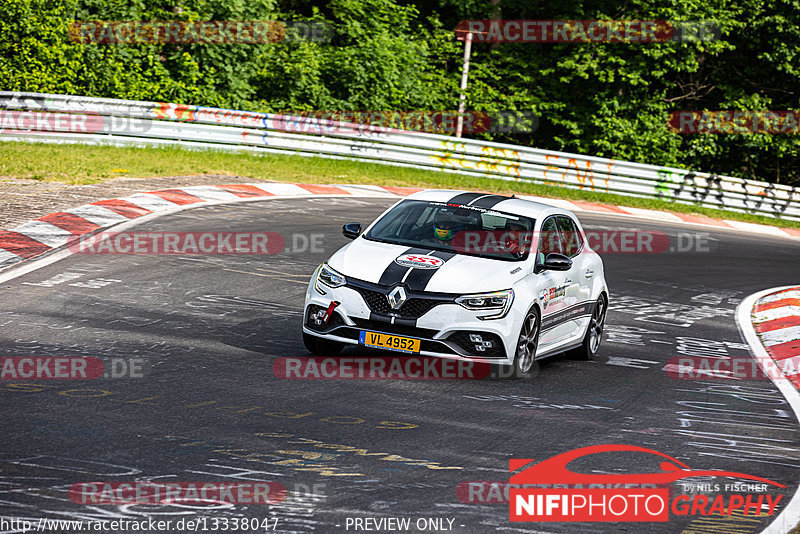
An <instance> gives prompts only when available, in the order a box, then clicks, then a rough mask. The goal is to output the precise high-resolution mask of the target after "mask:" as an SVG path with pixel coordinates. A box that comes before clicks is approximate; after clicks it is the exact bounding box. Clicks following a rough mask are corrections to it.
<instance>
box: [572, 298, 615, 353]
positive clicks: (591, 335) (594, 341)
mask: <svg viewBox="0 0 800 534" xmlns="http://www.w3.org/2000/svg"><path fill="white" fill-rule="evenodd" d="M607 304H608V301H607V300H606V296H605V295H603V294H601V295H600V297H598V299H597V302H596V303H595V305H594V311H592V317H591V318H590V319H589V326H588V327H586V335H585V336H583V342H581V345H580V347H577V348H575V349H572V350H571V351H569V352H567V356H569V357H570V358H572V359H573V360H593V359H594V357H595V355H596V354H597V351H598V349H599V348H600V342H601V341H602V339H603V329H604V327H605V322H606V308H607Z"/></svg>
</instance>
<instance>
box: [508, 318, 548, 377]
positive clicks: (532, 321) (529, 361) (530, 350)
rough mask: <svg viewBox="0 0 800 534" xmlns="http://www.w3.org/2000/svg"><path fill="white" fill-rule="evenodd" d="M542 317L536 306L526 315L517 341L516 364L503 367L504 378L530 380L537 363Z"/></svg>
mask: <svg viewBox="0 0 800 534" xmlns="http://www.w3.org/2000/svg"><path fill="white" fill-rule="evenodd" d="M541 324H542V322H541V315H540V314H539V309H538V308H536V306H534V307H533V308H531V309H530V310H528V313H527V314H526V315H525V319H524V320H523V321H522V327H521V328H520V331H519V338H518V339H517V345H516V352H515V354H514V363H513V364H511V365H505V366H503V367H504V369H503V371H504V372H503V376H504V377H507V378H529V377H530V376H531V374H532V371H533V369H534V367H535V366H536V365H537V363H536V349H537V347H538V346H539V331H540V330H541Z"/></svg>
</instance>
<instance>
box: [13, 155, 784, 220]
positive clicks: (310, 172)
mask: <svg viewBox="0 0 800 534" xmlns="http://www.w3.org/2000/svg"><path fill="white" fill-rule="evenodd" d="M198 174H215V175H231V176H238V177H247V178H248V179H253V180H277V181H281V182H305V183H323V184H325V183H349V184H375V185H397V186H410V187H431V188H447V189H472V190H480V191H491V192H496V193H508V194H510V193H521V194H530V195H538V196H543V197H551V198H564V199H569V200H583V201H590V202H603V203H607V204H615V205H620V206H631V207H637V208H649V209H657V210H666V211H674V212H680V213H691V214H695V215H703V216H707V217H713V218H717V219H732V220H739V221H745V222H753V223H760V224H769V225H774V226H783V227H790V228H800V222H795V221H786V220H780V219H773V218H770V217H765V216H760V215H751V214H747V213H737V212H729V211H721V210H715V209H710V208H705V207H700V206H695V205H691V204H681V203H677V202H669V201H666V200H661V199H651V198H637V197H626V196H622V195H614V194H606V193H598V192H593V191H589V190H586V189H583V190H580V189H567V188H564V187H555V186H547V185H540V184H532V183H524V182H512V181H505V180H493V179H490V178H478V177H473V176H463V175H459V174H454V173H446V172H440V171H427V170H421V169H409V168H404V167H395V166H392V165H381V164H378V163H362V162H357V161H346V160H334V159H326V158H310V157H300V156H290V155H285V156H284V155H276V154H264V155H257V154H251V153H232V152H224V151H216V150H203V151H194V150H184V149H181V148H176V147H164V148H138V147H112V146H92V145H54V144H46V143H22V142H0V180H2V178H4V177H8V178H27V179H34V180H40V181H47V182H62V183H68V184H75V185H84V184H93V183H100V182H106V181H109V180H112V179H114V178H119V177H123V176H124V177H133V178H151V177H159V176H181V175H198Z"/></svg>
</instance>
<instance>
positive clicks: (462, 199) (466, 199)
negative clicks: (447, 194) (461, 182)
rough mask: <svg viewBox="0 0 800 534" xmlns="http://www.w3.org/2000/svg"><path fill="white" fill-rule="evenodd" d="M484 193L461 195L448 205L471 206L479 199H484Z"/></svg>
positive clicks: (451, 200) (452, 199)
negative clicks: (471, 203)
mask: <svg viewBox="0 0 800 534" xmlns="http://www.w3.org/2000/svg"><path fill="white" fill-rule="evenodd" d="M483 195H484V193H459V194H457V195H456V196H454V197H453V198H451V199H450V200H448V201H447V203H448V204H469V203H470V202H472V201H473V200H475V199H476V198H478V197H482V196H483Z"/></svg>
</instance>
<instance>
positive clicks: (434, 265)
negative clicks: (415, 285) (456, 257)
mask: <svg viewBox="0 0 800 534" xmlns="http://www.w3.org/2000/svg"><path fill="white" fill-rule="evenodd" d="M394 262H395V263H396V264H397V265H401V266H403V267H411V268H412V269H438V268H439V267H441V266H442V264H443V263H444V260H443V259H442V258H437V257H436V256H428V255H425V254H403V255H402V256H398V257H397V258H396V259H395V260H394Z"/></svg>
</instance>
